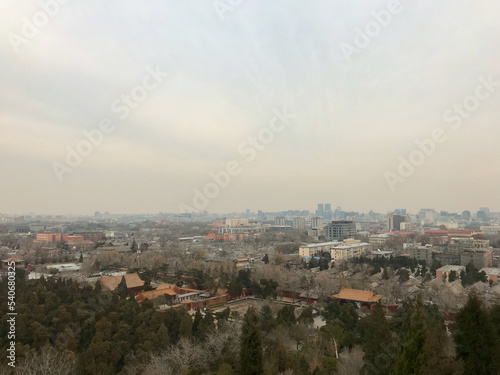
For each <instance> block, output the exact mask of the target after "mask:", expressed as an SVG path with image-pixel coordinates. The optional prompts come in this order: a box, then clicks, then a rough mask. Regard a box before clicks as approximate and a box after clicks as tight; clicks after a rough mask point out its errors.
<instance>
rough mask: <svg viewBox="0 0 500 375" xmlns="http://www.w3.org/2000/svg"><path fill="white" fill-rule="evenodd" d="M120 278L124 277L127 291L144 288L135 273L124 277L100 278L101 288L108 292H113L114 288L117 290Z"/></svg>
mask: <svg viewBox="0 0 500 375" xmlns="http://www.w3.org/2000/svg"><path fill="white" fill-rule="evenodd" d="M122 277H125V282H126V283H127V289H131V288H137V287H141V286H144V281H142V280H141V278H140V277H139V275H138V274H137V272H136V273H127V274H125V275H118V276H105V277H101V285H102V288H103V289H106V290H110V291H113V290H115V289H116V288H118V285H119V284H120V282H121V281H122Z"/></svg>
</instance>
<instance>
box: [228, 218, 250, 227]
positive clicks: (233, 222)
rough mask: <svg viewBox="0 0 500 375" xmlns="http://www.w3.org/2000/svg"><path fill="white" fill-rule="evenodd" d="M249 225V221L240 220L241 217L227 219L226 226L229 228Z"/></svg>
mask: <svg viewBox="0 0 500 375" xmlns="http://www.w3.org/2000/svg"><path fill="white" fill-rule="evenodd" d="M244 225H248V219H244V218H239V217H232V218H229V219H226V226H228V227H240V226H244Z"/></svg>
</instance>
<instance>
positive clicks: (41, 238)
mask: <svg viewBox="0 0 500 375" xmlns="http://www.w3.org/2000/svg"><path fill="white" fill-rule="evenodd" d="M61 239H62V236H61V233H37V234H36V240H35V241H37V242H45V243H55V242H59V241H61Z"/></svg>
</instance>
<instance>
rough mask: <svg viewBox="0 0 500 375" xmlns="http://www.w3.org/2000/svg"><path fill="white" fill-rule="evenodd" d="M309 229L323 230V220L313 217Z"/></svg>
mask: <svg viewBox="0 0 500 375" xmlns="http://www.w3.org/2000/svg"><path fill="white" fill-rule="evenodd" d="M311 227H312V228H313V229H323V218H322V217H313V218H312V219H311Z"/></svg>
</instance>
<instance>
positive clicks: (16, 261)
mask: <svg viewBox="0 0 500 375" xmlns="http://www.w3.org/2000/svg"><path fill="white" fill-rule="evenodd" d="M2 262H4V263H7V262H15V263H19V262H23V260H22V259H19V258H16V257H10V258H9V259H5V260H2Z"/></svg>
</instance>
